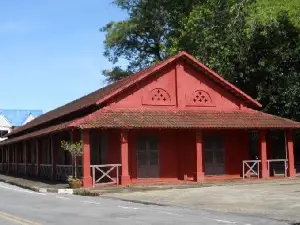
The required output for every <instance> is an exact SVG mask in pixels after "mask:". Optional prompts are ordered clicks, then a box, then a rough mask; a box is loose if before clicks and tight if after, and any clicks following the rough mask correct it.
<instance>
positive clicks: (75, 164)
mask: <svg viewBox="0 0 300 225" xmlns="http://www.w3.org/2000/svg"><path fill="white" fill-rule="evenodd" d="M74 166H75V171H74V174H75V178H77V162H76V156H75V157H74Z"/></svg>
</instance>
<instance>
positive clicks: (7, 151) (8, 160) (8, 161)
mask: <svg viewBox="0 0 300 225" xmlns="http://www.w3.org/2000/svg"><path fill="white" fill-rule="evenodd" d="M9 148H10V146H9V145H8V146H7V149H6V153H7V171H6V172H7V173H9V171H10V170H9V166H10V165H9V164H10V157H9Z"/></svg>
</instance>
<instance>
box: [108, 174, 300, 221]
mask: <svg viewBox="0 0 300 225" xmlns="http://www.w3.org/2000/svg"><path fill="white" fill-rule="evenodd" d="M107 196H110V197H117V198H122V199H126V200H136V201H146V202H154V203H161V204H171V205H176V206H181V207H188V208H193V209H195V208H198V209H207V210H214V211H222V212H233V213H239V214H246V215H255V216H261V217H268V218H273V219H278V220H288V221H300V179H295V180H277V181H272V182H270V181H269V182H261V183H256V182H253V183H250V182H247V183H245V184H228V185H224V186H212V187H200V188H186V189H169V190H153V191H146V192H133V193H110V194H107Z"/></svg>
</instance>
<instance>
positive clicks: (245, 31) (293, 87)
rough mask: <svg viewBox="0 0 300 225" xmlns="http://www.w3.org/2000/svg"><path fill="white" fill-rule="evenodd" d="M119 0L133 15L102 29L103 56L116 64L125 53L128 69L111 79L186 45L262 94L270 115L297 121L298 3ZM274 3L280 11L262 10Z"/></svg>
mask: <svg viewBox="0 0 300 225" xmlns="http://www.w3.org/2000/svg"><path fill="white" fill-rule="evenodd" d="M284 1H285V0H284ZM181 2H182V4H181ZM114 3H115V4H116V5H117V6H119V7H120V8H122V9H124V10H126V11H127V12H128V15H129V18H128V19H126V20H124V21H121V22H112V23H110V24H108V25H107V26H106V27H105V28H103V29H102V31H105V32H107V34H106V41H105V46H106V51H105V55H106V56H107V57H109V59H110V60H111V61H112V62H114V63H117V61H118V59H120V58H125V59H127V60H128V61H129V67H128V68H126V69H125V71H123V70H122V69H121V68H120V67H119V68H114V70H113V71H112V72H111V73H110V72H106V75H107V77H108V79H109V80H110V81H114V80H117V79H119V78H121V77H124V76H127V75H129V74H131V73H133V72H135V71H137V70H140V69H143V68H145V67H147V66H149V65H151V64H152V63H153V62H156V61H159V60H162V59H164V58H165V57H167V56H170V55H174V54H176V53H177V52H178V51H181V50H185V51H187V52H189V53H191V54H192V55H194V56H195V57H196V58H197V59H198V60H200V61H201V62H203V63H204V64H206V65H208V66H209V67H211V68H212V69H213V70H215V71H216V72H217V73H219V74H221V75H222V76H224V77H225V78H226V79H228V80H229V81H231V82H232V83H234V84H236V85H237V86H238V87H239V88H241V89H242V90H243V91H245V92H246V93H248V94H249V95H250V96H252V97H254V98H256V99H258V100H259V101H260V102H261V103H262V104H263V106H264V108H263V110H264V111H265V112H268V113H272V114H275V115H280V116H285V117H288V118H292V119H296V120H300V113H299V112H300V106H299V104H298V102H299V103H300V99H299V97H298V96H300V95H299V94H300V93H299V92H300V90H299V87H300V86H299V72H300V70H299V65H300V63H299V55H300V54H299V50H300V49H299V48H300V47H299V46H300V39H299V33H300V32H299V26H298V25H297V22H295V21H297V20H295V19H298V18H295V17H293V15H295V14H297V12H299V11H300V10H299V7H300V2H299V1H298V0H291V1H288V2H286V4H282V0H228V1H223V0H209V1H208V0H202V1H201V0H198V1H196V0H190V1H189V0H186V1H179V0H173V1H171V0H157V1H151V0H115V1H114ZM273 3H274V4H273ZM272 8H274V9H276V10H274V11H276V13H275V14H274V13H272V16H271V15H269V14H268V13H265V12H268V11H270V10H271V9H272ZM283 9H284V10H287V12H285V11H283Z"/></svg>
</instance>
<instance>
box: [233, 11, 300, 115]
mask: <svg viewBox="0 0 300 225" xmlns="http://www.w3.org/2000/svg"><path fill="white" fill-rule="evenodd" d="M299 50H300V28H299V27H297V26H296V25H294V23H293V21H291V19H290V18H289V16H288V14H287V13H284V12H282V13H280V14H279V15H278V16H277V18H276V19H274V20H273V21H272V22H271V23H269V24H263V23H260V22H256V23H255V24H253V26H252V27H251V33H250V35H249V37H248V39H247V48H245V49H243V52H242V54H241V55H242V57H241V59H240V60H239V61H236V62H235V65H234V66H235V71H234V72H235V73H234V76H233V80H232V81H233V82H234V83H236V84H237V85H238V86H239V87H240V88H242V90H244V91H246V92H247V93H249V94H250V95H251V96H253V97H255V98H257V99H258V100H259V101H260V102H261V103H262V104H263V106H264V109H263V110H264V111H266V112H269V113H272V114H275V115H280V116H284V117H288V118H292V119H296V120H300V110H299V109H300V106H299V103H300V85H299V82H300V54H299V52H300V51H299Z"/></svg>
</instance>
